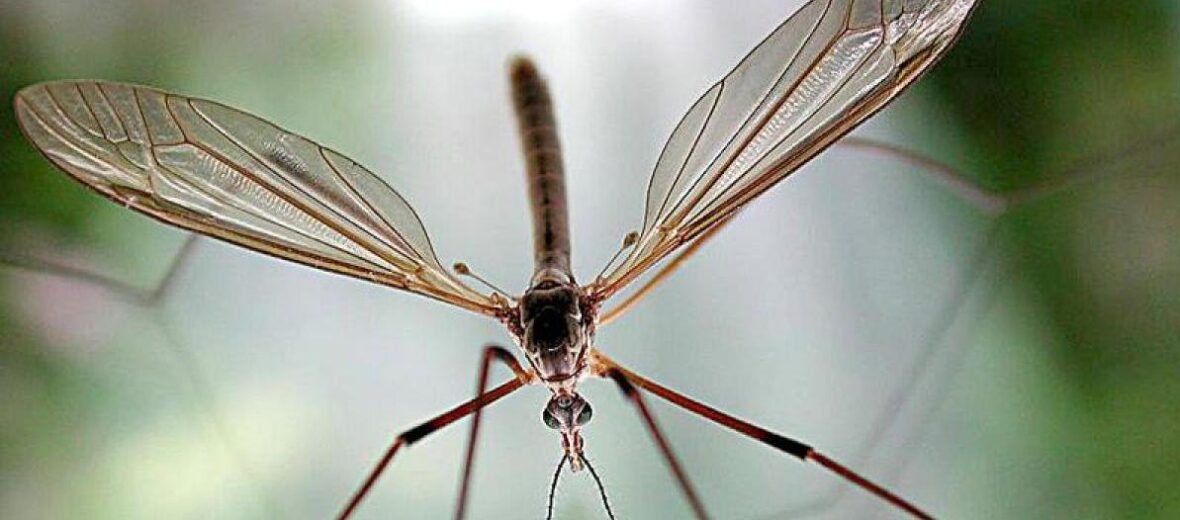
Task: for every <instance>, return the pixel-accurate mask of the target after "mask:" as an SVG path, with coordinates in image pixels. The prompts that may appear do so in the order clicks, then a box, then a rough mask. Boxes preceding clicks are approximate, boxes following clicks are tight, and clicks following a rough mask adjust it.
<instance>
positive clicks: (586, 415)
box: [577, 403, 594, 426]
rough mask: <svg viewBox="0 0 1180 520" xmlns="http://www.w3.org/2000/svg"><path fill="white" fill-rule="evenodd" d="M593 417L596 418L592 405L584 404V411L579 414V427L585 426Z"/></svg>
mask: <svg viewBox="0 0 1180 520" xmlns="http://www.w3.org/2000/svg"><path fill="white" fill-rule="evenodd" d="M591 417H594V409H592V408H590V403H583V404H582V411H581V412H578V420H577V423H578V426H585V425H586V423H588V422H590V418H591Z"/></svg>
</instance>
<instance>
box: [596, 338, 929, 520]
mask: <svg viewBox="0 0 1180 520" xmlns="http://www.w3.org/2000/svg"><path fill="white" fill-rule="evenodd" d="M594 354H595V355H594V358H593V362H594V363H595V372H596V373H598V374H600V375H602V376H604V377H610V378H612V379H614V380H615V381H616V382H618V381H626V382H628V383H630V384H634V385H635V386H638V387H640V388H642V389H644V390H647V391H648V392H651V393H653V394H655V395H656V396H658V397H660V398H661V399H664V400H666V401H668V402H670V403H672V404H674V405H676V406H679V407H681V408H684V409H685V410H687V411H689V412H692V413H694V414H697V415H699V416H701V417H704V418H705V419H708V420H710V421H713V422H715V423H717V424H719V425H721V426H724V427H726V428H729V429H730V430H733V431H735V432H738V433H740V434H742V435H745V436H747V437H750V438H751V439H754V440H756V441H759V442H761V443H763V444H766V445H767V446H770V447H772V448H774V449H776V450H779V451H782V452H784V453H787V454H789V455H793V456H795V457H796V458H798V459H800V460H804V461H810V462H814V463H816V464H818V465H820V466H823V467H824V468H827V469H828V470H829V471H831V472H833V473H835V474H836V475H838V476H839V477H840V478H843V479H844V480H846V481H848V482H851V483H853V484H856V485H857V486H858V487H860V488H861V489H863V490H865V491H868V492H869V493H872V494H873V495H876V496H877V497H878V498H880V499H882V500H884V501H886V502H889V503H890V504H892V505H893V506H895V507H897V508H898V509H901V510H903V511H905V512H907V513H909V514H910V515H912V516H914V517H915V518H922V519H930V518H933V517H931V516H930V515H929V514H927V513H926V512H924V511H922V510H921V509H919V508H918V507H917V506H915V505H914V504H912V503H910V502H909V501H907V500H905V499H904V498H901V497H900V496H898V495H897V494H895V493H893V492H892V491H889V490H888V489H885V488H883V487H881V486H880V485H878V484H876V483H874V482H872V481H870V480H869V479H867V478H865V477H863V476H861V475H860V474H858V473H856V472H854V471H852V470H850V469H848V468H846V467H844V466H843V465H841V464H839V463H837V462H836V461H834V460H832V459H830V458H828V457H827V456H825V455H823V454H821V453H819V452H818V451H816V450H815V449H814V448H812V447H811V446H808V445H807V444H804V443H802V442H799V441H797V440H794V439H790V438H787V437H784V436H782V435H779V434H777V433H774V432H772V431H770V430H767V429H766V428H763V427H761V426H757V425H755V424H753V423H750V422H747V421H743V420H741V419H738V418H737V417H734V416H732V415H729V414H727V413H725V412H722V411H719V410H717V409H715V408H712V407H709V406H707V405H705V404H702V403H700V402H698V401H695V400H693V399H690V398H688V397H686V396H684V395H681V394H679V393H676V392H675V391H672V390H670V389H668V388H666V387H663V386H661V385H659V384H657V383H655V382H653V381H651V380H648V379H645V378H643V377H642V376H640V375H638V374H636V373H634V372H631V371H630V370H627V369H625V368H623V367H622V366H620V365H619V364H618V363H615V362H614V361H612V360H610V359H609V358H607V357H606V356H605V355H603V354H602V353H600V352H597V351H595V353H594ZM620 386H621V387H623V388H624V392H626V391H627V390H626V387H625V386H623V384H622V383H620ZM632 394H633V395H636V396H638V395H639V394H638V392H632ZM634 401H635V402H636V403H637V405H638V406H640V410H641V411H642V410H645V408H644V407H643V406H642V405H640V404H639V403H642V402H643V401H642V400H641V399H634ZM651 426H653V427H654V423H652V424H651ZM654 432H655V430H654V429H653V435H654ZM670 460H671V459H670Z"/></svg>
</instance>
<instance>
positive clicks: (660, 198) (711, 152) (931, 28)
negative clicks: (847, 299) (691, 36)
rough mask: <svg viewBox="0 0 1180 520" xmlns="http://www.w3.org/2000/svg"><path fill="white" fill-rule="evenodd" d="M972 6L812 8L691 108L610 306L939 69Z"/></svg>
mask: <svg viewBox="0 0 1180 520" xmlns="http://www.w3.org/2000/svg"><path fill="white" fill-rule="evenodd" d="M975 5H976V0H884V1H883V0H812V1H810V2H808V3H807V4H806V5H804V6H803V7H802V8H801V9H800V10H799V12H797V13H795V14H794V15H793V16H792V17H791V18H789V19H788V20H787V21H786V22H783V24H782V25H780V26H779V27H778V28H777V29H776V30H775V31H774V32H773V33H771V34H770V36H768V37H767V38H766V39H765V40H763V41H762V43H760V44H759V45H758V46H757V47H756V48H755V49H754V50H753V51H751V52H750V54H749V55H747V56H746V57H745V58H744V59H743V60H742V62H741V63H739V64H738V66H737V67H736V68H735V69H734V70H733V71H732V72H730V73H729V75H727V76H726V77H725V78H724V79H722V80H721V81H720V82H718V83H717V84H715V85H713V87H712V88H710V89H709V90H708V91H707V92H705V94H704V96H702V97H701V98H700V99H699V100H698V101H697V102H696V104H694V105H693V106H692V108H690V109H689V110H688V113H687V114H685V116H684V118H683V119H682V120H681V121H680V124H679V125H677V127H676V129H675V130H674V131H673V133H672V136H671V137H670V138H669V139H668V142H667V144H666V145H665V146H664V151H663V153H662V154H661V155H660V159H659V161H658V162H657V163H656V167H655V171H654V172H653V173H652V176H651V181H650V182H649V184H648V188H647V208H646V211H645V213H644V221H643V227H642V228H641V230H640V234H639V240H638V241H637V242H636V243H635V246H634V247H633V249H632V251H631V253H630V255H629V256H628V257H627V259H626V260H625V261H623V263H621V264H619V266H618V267H616V268H615V269H613V270H611V271H610V272H608V273H607V274H606V275H605V276H603V277H602V278H600V279H599V280H597V281H595V282H594V283H592V284H591V285H590V286H589V287H588V288H587V289H588V290H589V291H590V294H591V295H592V297H593V298H596V299H597V300H598V301H601V300H604V299H606V298H608V297H610V296H611V295H613V294H614V293H616V292H617V291H618V290H619V289H621V288H622V287H623V286H625V285H626V284H627V283H629V282H631V281H632V280H634V279H635V278H636V277H638V276H639V275H640V274H642V273H643V272H644V271H645V270H647V269H648V268H649V267H651V266H652V265H654V264H655V263H657V262H659V261H660V260H661V259H662V258H664V257H665V256H667V255H668V254H670V253H671V252H673V251H675V250H677V249H678V248H680V247H681V246H683V245H685V244H686V243H688V242H691V241H693V240H694V239H697V238H698V237H701V238H702V239H704V238H707V237H705V236H702V233H704V232H705V231H707V230H709V229H710V228H711V227H713V226H716V225H718V224H720V223H722V222H724V221H725V220H727V219H728V218H729V217H731V216H733V214H734V213H735V212H736V211H738V210H739V209H741V208H742V206H744V205H745V204H746V203H748V202H750V200H752V199H753V198H755V197H757V196H758V195H759V194H761V193H762V192H764V191H766V190H767V189H769V188H770V187H771V186H773V185H774V184H776V183H777V182H779V181H780V180H782V179H783V178H785V177H786V176H787V175H789V174H791V173H792V172H794V171H795V170H796V169H798V168H799V167H800V166H802V165H803V163H805V162H807V160H808V159H810V158H811V157H813V156H814V155H815V154H817V153H819V152H820V151H822V150H823V149H825V148H826V147H828V146H829V145H831V144H832V143H833V142H834V141H835V140H836V139H838V138H839V137H840V136H842V135H844V134H845V133H847V132H848V131H850V130H852V128H854V127H855V126H856V125H858V124H859V123H861V122H862V121H864V120H865V119H866V118H868V117H869V116H870V115H872V114H873V113H874V112H876V111H877V110H880V109H881V108H882V107H883V106H885V104H886V103H888V102H889V101H890V100H891V99H893V98H894V97H895V96H896V95H897V94H898V93H900V92H901V91H902V90H903V89H905V87H907V86H908V85H909V84H910V83H912V82H913V81H914V80H915V79H917V77H918V76H920V75H921V74H922V73H923V72H924V71H925V70H926V69H927V68H929V67H930V66H931V65H932V64H934V63H935V62H936V61H938V59H939V58H941V57H942V56H943V55H944V54H945V53H946V51H947V50H948V49H949V48H950V46H951V45H952V44H953V43H954V41H955V40H956V38H957V37H958V35H959V33H960V31H961V30H962V27H963V24H964V22H965V21H966V19H967V17H968V16H969V15H970V13H971V11H972V10H973V9H974V8H975Z"/></svg>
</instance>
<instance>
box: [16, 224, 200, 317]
mask: <svg viewBox="0 0 1180 520" xmlns="http://www.w3.org/2000/svg"><path fill="white" fill-rule="evenodd" d="M200 238H201V236H200V235H197V234H194V233H190V234H189V235H188V238H186V239H185V241H184V243H183V244H181V245H180V249H178V250H177V251H176V256H174V257H173V258H172V261H171V262H170V263H169V264H168V268H167V269H166V270H165V271H164V275H163V276H161V277H160V280H159V281H157V282H156V284H155V285H154V286H153V287H152V288H150V289H143V288H140V287H135V286H133V285H130V284H128V283H127V282H124V281H122V280H117V279H114V278H111V277H109V276H106V275H102V274H99V273H95V272H93V271H89V270H86V269H79V268H77V267H73V266H69V265H66V264H63V263H60V262H56V261H53V260H51V259H47V258H35V257H31V256H28V255H24V254H20V253H14V252H11V251H5V250H0V265H7V266H9V267H12V268H15V269H20V270H23V271H29V272H34V273H42V274H47V275H53V276H61V277H64V278H69V279H73V280H78V281H80V282H83V283H86V284H89V285H94V286H96V287H101V288H103V289H105V290H107V291H110V292H111V293H112V294H115V295H118V296H119V297H122V298H126V299H127V300H128V301H130V302H132V303H134V304H136V305H138V306H140V307H153V306H155V305H156V304H158V303H159V302H161V301H164V300H165V299H166V298H167V297H168V295H169V294H170V293H171V291H172V288H173V287H174V286H175V285H176V280H177V279H179V277H180V273H181V272H182V271H183V270H184V267H185V265H187V264H188V260H189V258H190V257H191V256H192V252H193V251H194V250H195V249H196V246H197V242H198V241H199V240H200Z"/></svg>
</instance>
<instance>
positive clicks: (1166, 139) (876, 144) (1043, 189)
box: [599, 126, 1180, 325]
mask: <svg viewBox="0 0 1180 520" xmlns="http://www.w3.org/2000/svg"><path fill="white" fill-rule="evenodd" d="M1178 136H1180V126H1178V127H1175V128H1172V129H1169V130H1167V131H1165V132H1161V133H1159V134H1156V135H1153V136H1151V137H1150V138H1148V139H1145V140H1143V141H1141V142H1140V143H1138V144H1136V145H1135V146H1132V147H1130V148H1127V149H1125V150H1122V151H1121V152H1118V153H1115V154H1105V155H1097V156H1095V157H1092V158H1090V159H1089V160H1086V161H1083V162H1081V163H1079V164H1077V165H1076V166H1075V167H1073V168H1070V169H1069V170H1068V171H1066V172H1065V173H1063V174H1061V175H1053V176H1050V177H1049V178H1050V179H1052V180H1050V181H1048V182H1045V183H1041V184H1035V185H1032V186H1029V187H1026V188H1022V189H1018V190H1013V191H1008V192H1003V193H1000V192H994V191H990V190H988V189H987V188H985V187H983V186H982V185H980V184H979V183H977V182H976V181H974V180H972V179H971V178H970V177H969V176H967V175H966V174H964V173H963V172H962V171H961V170H959V169H957V168H955V167H953V166H950V165H948V164H945V163H943V162H940V161H938V160H936V159H934V158H932V157H929V156H926V155H923V154H921V153H918V152H915V151H913V150H909V149H906V148H903V147H901V146H898V145H895V144H891V143H887V142H884V141H878V140H875V139H869V138H864V137H857V136H849V137H845V138H844V139H841V140H840V141H838V142H837V143H836V145H835V146H836V147H838V148H848V149H852V150H859V151H867V152H871V153H877V154H881V155H884V156H886V157H889V158H890V159H893V160H896V161H900V162H904V163H908V164H911V165H913V166H915V167H917V168H919V170H920V171H922V172H923V173H926V174H928V175H930V176H931V177H933V178H934V179H936V180H937V181H938V182H940V183H941V184H942V185H944V186H946V187H947V189H949V190H950V191H951V192H952V193H954V194H955V195H956V196H958V197H959V198H960V199H962V200H964V201H966V202H967V203H969V204H971V205H972V206H974V207H976V208H978V209H979V210H980V211H983V212H984V213H987V214H989V215H992V216H1000V215H1003V214H1004V213H1007V212H1008V211H1010V210H1012V209H1014V208H1017V207H1020V206H1024V205H1027V204H1031V203H1033V202H1036V201H1039V200H1041V199H1044V198H1046V197H1049V196H1052V195H1054V194H1057V193H1059V192H1061V191H1064V190H1065V189H1068V188H1069V187H1071V186H1074V185H1076V184H1079V183H1081V182H1084V181H1087V180H1091V179H1095V178H1098V177H1101V176H1103V175H1107V174H1109V173H1111V172H1113V171H1114V170H1115V169H1114V168H1112V167H1111V166H1113V165H1114V164H1117V163H1119V162H1121V161H1123V160H1126V159H1128V158H1130V157H1134V156H1136V155H1139V154H1142V153H1145V152H1147V151H1150V150H1152V149H1154V148H1157V147H1161V146H1164V145H1166V144H1171V143H1173V142H1174V141H1176V139H1177V137H1178ZM736 215H737V213H734V214H733V215H731V216H730V217H729V218H727V219H726V220H722V221H720V222H718V223H717V224H715V225H714V226H713V227H711V228H709V230H708V231H705V233H703V234H702V235H701V236H699V237H697V239H696V240H694V241H693V242H692V243H690V244H689V245H688V246H687V247H685V248H684V250H683V251H681V252H680V253H678V254H677V255H676V256H675V257H673V258H672V259H671V260H669V261H668V262H667V263H666V264H664V266H663V267H662V268H660V270H659V271H657V272H656V274H655V275H653V276H652V277H651V278H650V279H648V280H647V281H646V282H645V283H644V284H643V285H642V286H640V288H639V289H636V291H635V292H634V293H631V294H630V295H629V296H628V297H627V298H626V299H625V300H623V302H622V303H619V304H618V305H616V306H614V307H612V308H610V309H607V310H606V311H605V312H603V313H602V315H601V316H600V318H599V324H600V325H605V324H607V323H610V322H612V321H614V320H616V319H618V318H619V317H620V316H622V315H623V314H625V313H626V312H627V311H629V310H631V308H632V307H634V306H635V304H637V303H639V301H640V300H642V299H643V297H645V296H647V295H648V294H650V293H651V292H652V290H654V289H655V288H656V286H658V285H659V284H660V283H661V282H663V281H664V280H666V279H667V278H668V277H669V276H671V275H672V273H673V272H675V271H676V269H678V268H679V267H680V266H681V265H683V264H684V262H685V261H686V260H688V259H689V257H691V256H692V255H693V254H694V253H696V252H697V251H698V250H700V248H701V246H703V245H705V242H708V241H709V239H711V238H713V236H714V235H716V234H717V232H718V231H720V230H721V228H723V227H724V226H725V225H726V224H728V223H730V222H732V221H733V220H734V217H735V216H736Z"/></svg>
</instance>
